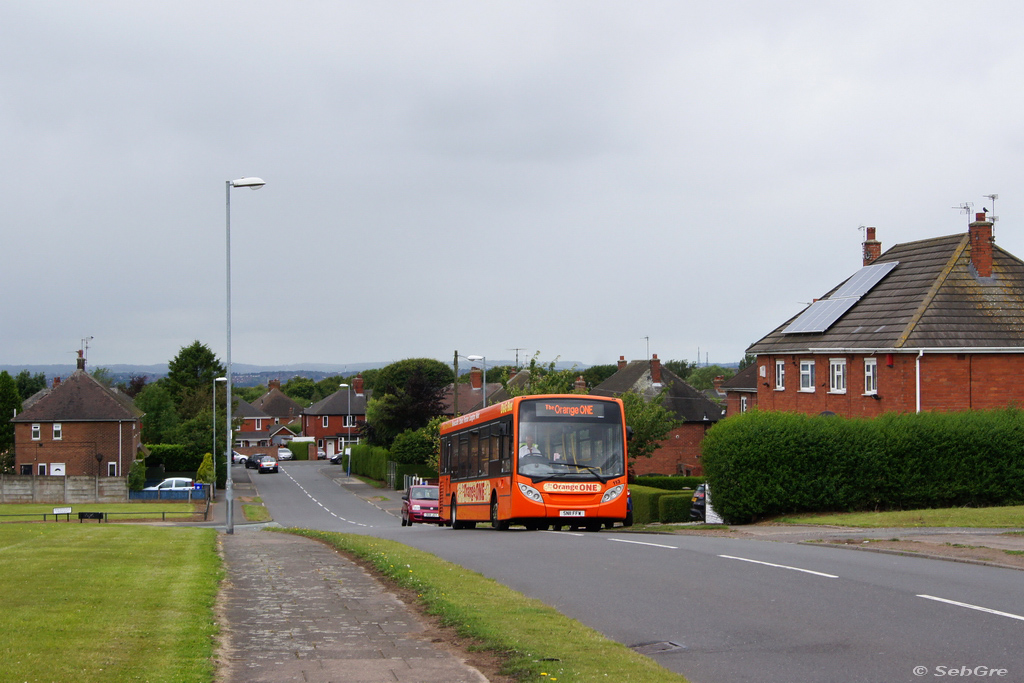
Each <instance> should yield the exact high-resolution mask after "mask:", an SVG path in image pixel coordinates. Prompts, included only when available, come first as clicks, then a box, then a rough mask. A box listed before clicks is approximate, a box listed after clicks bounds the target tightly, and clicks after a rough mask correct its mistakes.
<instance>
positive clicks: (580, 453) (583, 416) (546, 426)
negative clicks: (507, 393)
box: [517, 398, 626, 481]
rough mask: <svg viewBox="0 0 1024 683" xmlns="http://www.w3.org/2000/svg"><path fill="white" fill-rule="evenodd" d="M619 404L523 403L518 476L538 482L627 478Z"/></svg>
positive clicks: (582, 401) (561, 400)
mask: <svg viewBox="0 0 1024 683" xmlns="http://www.w3.org/2000/svg"><path fill="white" fill-rule="evenodd" d="M622 443H623V441H622V417H621V415H620V412H619V406H618V404H616V403H610V402H606V401H593V400H588V399H585V398H579V399H567V398H559V399H557V400H549V399H538V400H535V401H523V402H522V403H521V404H520V408H519V446H518V451H517V453H518V460H519V464H518V471H519V474H521V475H523V476H527V477H531V478H533V479H534V480H536V479H559V480H563V479H564V480H572V481H584V480H590V481H593V480H601V481H604V480H606V479H608V478H610V477H619V476H622V475H623V474H625V467H626V459H625V454H624V453H623V450H622Z"/></svg>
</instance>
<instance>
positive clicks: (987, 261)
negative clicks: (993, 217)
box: [968, 213, 994, 277]
mask: <svg viewBox="0 0 1024 683" xmlns="http://www.w3.org/2000/svg"><path fill="white" fill-rule="evenodd" d="M968 233H969V234H970V236H971V265H972V266H974V270H975V271H976V272H977V273H978V277H992V242H993V241H994V240H993V238H992V221H988V220H985V214H984V213H976V214H974V222H973V223H971V224H970V225H969V226H968Z"/></svg>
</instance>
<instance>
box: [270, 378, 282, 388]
mask: <svg viewBox="0 0 1024 683" xmlns="http://www.w3.org/2000/svg"><path fill="white" fill-rule="evenodd" d="M274 389H277V390H278V391H280V390H281V380H279V379H272V380H270V382H269V383H268V384H267V391H273V390H274Z"/></svg>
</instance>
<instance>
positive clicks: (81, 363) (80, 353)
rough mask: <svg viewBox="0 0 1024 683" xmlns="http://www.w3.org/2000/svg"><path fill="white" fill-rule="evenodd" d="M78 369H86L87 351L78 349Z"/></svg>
mask: <svg viewBox="0 0 1024 683" xmlns="http://www.w3.org/2000/svg"><path fill="white" fill-rule="evenodd" d="M78 369H79V370H83V371H84V370H85V352H84V351H82V349H78Z"/></svg>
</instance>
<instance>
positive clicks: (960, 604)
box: [917, 595, 1024, 621]
mask: <svg viewBox="0 0 1024 683" xmlns="http://www.w3.org/2000/svg"><path fill="white" fill-rule="evenodd" d="M917 597H919V598H924V599H925V600H934V601H936V602H944V603H946V604H947V605H956V606H957V607H966V608H967V609H973V610H977V611H979V612H986V613H988V614H995V615H996V616H1000V617H1006V618H1007V619H1017V620H1019V621H1024V616H1021V615H1019V614H1013V613H1011V612H1000V611H999V610H997V609H990V608H988V607H980V606H979V605H972V604H970V603H969V602H957V601H956V600H947V599H946V598H937V597H935V596H934V595H918V596H917Z"/></svg>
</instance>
